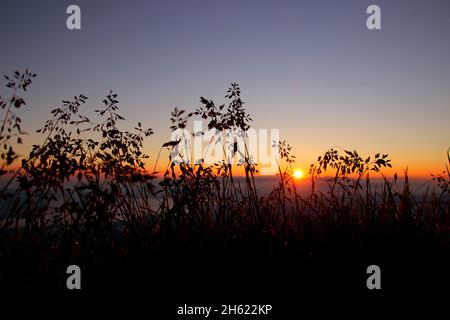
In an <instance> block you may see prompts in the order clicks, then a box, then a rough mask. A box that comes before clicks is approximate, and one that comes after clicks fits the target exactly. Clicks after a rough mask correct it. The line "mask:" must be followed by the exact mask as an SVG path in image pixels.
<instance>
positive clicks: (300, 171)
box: [293, 169, 304, 180]
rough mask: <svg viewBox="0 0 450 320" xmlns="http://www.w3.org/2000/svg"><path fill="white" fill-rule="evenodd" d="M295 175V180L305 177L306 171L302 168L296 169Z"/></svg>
mask: <svg viewBox="0 0 450 320" xmlns="http://www.w3.org/2000/svg"><path fill="white" fill-rule="evenodd" d="M293 175H294V178H295V180H299V179H301V178H303V176H304V173H303V171H302V170H300V169H295V170H294V174H293Z"/></svg>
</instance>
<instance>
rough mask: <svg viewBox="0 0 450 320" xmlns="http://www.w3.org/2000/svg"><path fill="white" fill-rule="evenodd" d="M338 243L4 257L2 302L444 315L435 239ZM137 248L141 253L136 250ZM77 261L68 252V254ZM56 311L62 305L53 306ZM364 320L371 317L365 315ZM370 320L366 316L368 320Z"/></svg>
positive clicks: (444, 289) (132, 311)
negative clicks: (371, 280)
mask: <svg viewBox="0 0 450 320" xmlns="http://www.w3.org/2000/svg"><path fill="white" fill-rule="evenodd" d="M361 245H362V244H360V243H358V242H352V240H351V239H344V238H342V237H340V236H339V237H338V236H335V237H333V236H330V237H329V238H327V239H326V240H324V241H323V242H322V243H317V244H315V247H316V250H314V252H312V251H311V252H305V251H304V250H303V249H302V248H301V247H300V244H298V243H295V241H294V242H292V243H284V244H280V243H277V244H275V243H273V242H270V241H262V240H261V241H254V240H251V239H238V240H228V241H226V242H220V241H218V240H217V239H216V240H214V241H213V240H211V241H209V242H208V241H195V242H192V243H186V244H183V245H180V246H176V247H175V246H174V247H170V248H162V247H161V248H158V249H157V250H155V249H148V248H147V249H146V248H145V246H141V245H140V244H138V243H137V244H136V245H135V246H134V248H135V250H136V251H135V252H132V251H129V252H128V253H127V254H126V255H116V254H115V253H112V252H103V255H101V254H100V252H94V251H92V255H90V256H84V257H83V258H82V259H81V258H80V260H79V261H74V260H72V261H71V262H69V260H70V259H67V260H66V259H64V258H61V259H55V262H54V263H51V262H49V261H48V263H47V264H46V265H44V264H42V261H43V259H42V258H41V257H38V256H34V257H33V254H32V253H31V252H28V253H26V254H24V252H15V254H16V256H15V257H14V256H12V255H13V254H14V253H13V252H9V253H7V255H9V257H8V260H5V256H3V257H2V261H1V263H2V264H3V266H2V277H1V291H2V295H3V298H2V301H11V300H12V301H13V302H16V303H17V302H19V305H22V306H25V305H27V306H34V307H30V308H31V309H28V308H24V309H22V308H20V307H19V308H18V309H15V310H18V312H19V314H20V313H21V312H29V311H30V310H33V311H32V312H39V313H41V312H42V313H43V314H49V315H50V314H52V313H55V312H56V310H57V309H56V307H61V306H62V307H63V308H65V310H66V311H67V310H69V311H70V312H75V311H76V312H81V313H84V312H87V313H93V312H98V313H99V314H100V315H106V314H111V313H112V314H113V315H116V316H118V315H122V314H123V315H124V316H125V318H126V319H128V318H130V319H134V318H138V317H139V318H141V316H139V314H140V312H143V313H142V314H143V315H145V316H144V318H148V319H204V316H203V315H201V316H199V315H197V316H180V315H177V310H178V308H179V307H183V306H185V304H186V305H187V306H193V307H195V306H210V307H211V308H212V310H215V309H216V310H219V311H218V312H215V313H214V314H213V315H210V316H209V317H208V318H214V319H249V318H250V315H232V316H230V315H222V314H221V311H222V309H223V305H232V306H233V305H254V304H255V305H271V306H272V310H271V311H270V312H269V314H268V315H258V316H255V315H253V316H252V318H257V319H301V318H302V316H304V315H305V314H306V312H308V313H309V312H312V313H313V314H315V315H321V314H323V313H328V312H331V313H333V314H335V315H337V314H341V313H343V314H347V313H348V312H350V313H352V312H356V310H357V309H356V308H357V307H361V306H364V308H365V310H366V311H367V312H369V313H373V312H375V311H381V310H384V308H387V307H388V306H389V307H390V308H391V307H394V308H397V310H402V308H405V309H404V310H405V311H406V310H409V311H410V312H411V311H413V310H415V309H416V308H424V309H428V310H429V311H430V312H435V311H437V310H442V309H444V310H445V308H446V307H445V305H446V303H445V301H446V300H447V303H448V301H449V300H448V298H449V293H448V292H449V284H450V282H449V270H450V268H449V267H450V264H449V260H448V250H447V249H445V246H444V247H438V246H436V244H435V243H433V242H432V241H426V240H424V239H421V241H415V240H414V239H406V238H402V237H400V236H395V235H391V236H384V235H383V236H374V237H373V238H372V239H371V240H370V239H369V240H367V239H366V241H365V242H364V247H361ZM130 248H133V246H131V247H130ZM69 255H70V254H68V256H69ZM69 263H73V264H78V265H79V266H80V267H81V270H82V289H81V290H72V291H70V290H68V289H67V288H66V283H65V281H66V278H67V277H68V275H66V273H65V271H66V270H65V268H66V264H69ZM372 264H376V265H378V266H379V267H380V268H381V288H382V289H381V290H369V289H367V286H366V280H367V278H368V276H369V275H368V274H367V273H366V268H367V267H368V266H369V265H372ZM52 304H53V305H54V306H52ZM360 315H363V314H360ZM361 318H365V317H363V316H362V317H361Z"/></svg>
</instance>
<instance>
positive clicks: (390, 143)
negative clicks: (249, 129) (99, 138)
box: [0, 0, 450, 175]
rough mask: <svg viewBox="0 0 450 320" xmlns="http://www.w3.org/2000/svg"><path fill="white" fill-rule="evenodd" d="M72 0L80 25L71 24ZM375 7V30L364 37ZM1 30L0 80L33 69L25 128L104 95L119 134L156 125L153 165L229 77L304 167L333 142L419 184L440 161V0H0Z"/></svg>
mask: <svg viewBox="0 0 450 320" xmlns="http://www.w3.org/2000/svg"><path fill="white" fill-rule="evenodd" d="M70 4H77V5H79V6H80V7H81V14H82V30H79V31H69V30H67V28H66V18H67V14H66V8H67V6H68V5H70ZM370 4H377V5H379V6H380V7H381V10H382V30H378V31H369V30H368V29H367V28H366V18H367V14H366V13H365V11H366V8H367V7H368V6H369V5H370ZM0 33H1V39H2V50H1V59H0V72H1V73H2V74H10V73H12V72H13V71H14V70H16V69H18V70H23V69H24V68H25V67H28V68H29V69H31V70H32V71H33V72H35V73H37V74H38V77H37V78H36V80H35V82H34V83H33V85H32V88H31V91H30V92H29V93H28V94H27V96H26V99H25V100H26V101H27V102H28V104H27V107H26V109H27V110H22V111H21V114H22V117H23V120H24V124H25V125H24V126H25V127H26V128H28V131H29V132H31V131H32V130H34V129H37V128H39V127H41V125H42V124H43V123H44V121H45V120H46V118H47V116H48V114H49V111H50V110H51V109H52V108H54V107H56V106H58V105H59V103H60V101H61V100H63V99H67V98H70V97H72V96H74V95H77V94H80V93H84V94H86V95H88V96H89V98H90V99H89V103H88V106H92V108H91V109H93V108H94V107H96V106H98V105H100V101H101V99H102V98H103V97H104V95H105V94H106V93H107V91H108V90H109V89H113V90H114V91H116V92H117V93H119V100H120V106H121V110H122V113H123V114H124V115H125V116H126V118H127V122H126V123H127V125H128V126H130V127H131V126H132V125H133V124H134V123H136V122H137V121H141V122H142V123H143V125H144V126H145V127H152V128H154V129H155V131H156V135H155V136H154V137H152V138H151V139H150V140H148V141H147V143H146V145H145V148H146V151H147V152H149V153H150V154H151V155H152V156H153V159H154V155H155V152H156V150H157V149H158V148H159V146H160V145H161V143H162V142H165V141H167V140H168V138H169V132H170V131H169V129H168V126H169V113H170V111H171V110H172V109H173V108H174V107H182V108H187V109H193V108H195V107H196V106H198V105H199V97H200V96H205V97H208V98H211V99H213V100H214V101H216V102H217V103H222V102H224V101H225V99H224V94H225V92H226V89H227V88H228V86H229V84H230V83H231V82H237V83H239V84H240V86H241V88H242V91H243V98H244V100H245V101H246V106H247V110H248V112H249V113H251V114H252V116H253V119H254V127H255V128H269V129H270V128H279V129H280V130H281V136H282V138H286V139H287V140H288V142H290V144H291V145H292V146H293V147H294V148H295V151H296V155H297V158H298V165H299V166H300V167H303V168H308V167H309V164H310V163H311V162H312V161H314V160H315V158H316V157H317V155H319V154H322V153H323V152H325V151H326V150H327V149H328V147H331V146H336V145H338V146H341V147H343V148H348V149H356V150H359V151H360V152H361V153H362V154H372V153H375V152H382V153H389V154H390V155H391V156H392V159H393V164H394V166H395V168H396V169H397V170H398V171H400V170H401V169H402V168H404V167H406V166H407V165H408V166H409V168H410V172H412V173H413V174H416V175H421V174H425V173H426V174H428V173H431V172H437V171H441V169H442V168H443V167H444V164H445V162H446V150H447V148H448V147H449V145H450V143H449V138H450V126H449V125H448V124H449V120H450V106H449V102H450V59H449V57H450V1H447V0H428V1H426V0H423V1H412V0H409V1H406V0H405V1H400V0H389V1H382V0H371V1H365V0H355V1H350V0H342V1H336V0H334V1H331V0H330V1H321V0H310V1H300V0H298V1H261V0H258V1H243V0H241V1H217V0H208V1H206V0H202V1H200V0H182V1H170V0H168V1H112V0H110V1H92V0H90V1H73V0H72V1H62V0H58V1H56V0H55V1H9V0H7V1H5V0H2V1H1V2H0ZM0 92H1V95H2V96H4V95H6V91H5V90H4V89H3V88H2V89H1V91H0ZM25 141H26V143H27V145H29V144H31V143H36V142H38V141H39V140H38V138H37V137H36V136H34V135H32V136H28V137H26V138H25Z"/></svg>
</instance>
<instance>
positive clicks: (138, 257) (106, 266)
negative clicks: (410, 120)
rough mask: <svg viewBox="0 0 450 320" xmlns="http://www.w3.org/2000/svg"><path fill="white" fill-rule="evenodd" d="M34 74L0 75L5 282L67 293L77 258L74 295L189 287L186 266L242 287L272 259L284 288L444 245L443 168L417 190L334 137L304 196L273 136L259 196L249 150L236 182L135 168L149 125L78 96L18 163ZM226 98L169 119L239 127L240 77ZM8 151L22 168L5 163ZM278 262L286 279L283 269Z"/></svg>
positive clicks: (433, 252) (226, 171)
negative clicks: (272, 160) (320, 270)
mask: <svg viewBox="0 0 450 320" xmlns="http://www.w3.org/2000/svg"><path fill="white" fill-rule="evenodd" d="M34 77H35V75H34V74H32V73H30V72H29V71H28V70H27V71H25V72H24V73H19V72H16V73H14V75H13V76H11V77H5V78H6V80H7V88H9V89H10V90H12V94H11V97H10V98H9V99H7V100H3V99H2V100H1V102H0V106H1V108H2V109H3V111H4V113H5V115H4V119H3V122H2V127H1V131H0V144H1V150H2V151H1V159H2V168H1V175H2V178H3V179H2V181H3V185H2V189H1V190H2V191H1V193H0V196H1V200H2V201H1V211H0V212H1V217H2V219H1V220H0V228H1V231H0V253H1V255H0V261H1V264H0V265H1V267H0V268H1V270H0V287H2V290H4V291H5V292H8V293H24V292H44V293H58V292H59V293H60V292H66V288H65V285H64V283H65V277H66V275H65V268H66V267H67V266H68V265H70V264H78V265H80V266H81V267H82V270H84V271H83V272H84V273H83V276H84V277H85V278H83V279H84V280H83V281H84V284H85V286H84V291H87V292H91V293H92V294H94V295H95V294H96V293H98V292H107V291H108V290H110V289H111V288H112V287H115V286H118V287H120V288H128V287H129V286H131V284H136V283H137V282H139V281H141V282H143V283H147V284H151V285H154V286H158V285H159V287H160V289H161V288H163V287H168V286H169V287H170V285H173V284H174V283H176V282H177V281H178V283H180V282H183V281H184V282H185V283H186V285H190V286H195V284H194V283H193V282H191V280H190V279H189V277H190V276H193V275H197V276H200V275H201V276H202V277H206V278H207V279H209V280H207V281H212V282H214V283H215V284H217V285H218V284H219V283H220V285H221V286H226V282H227V279H228V280H229V279H230V277H231V275H230V274H234V275H235V276H238V277H240V279H243V278H246V279H251V278H252V275H257V276H255V277H254V279H253V284H254V285H255V286H256V287H259V286H260V285H258V281H263V280H262V278H261V275H262V274H264V273H265V272H270V271H268V270H269V269H270V268H272V266H274V265H278V264H282V265H283V267H280V268H281V269H277V268H276V267H275V268H273V269H272V270H277V271H273V272H274V273H275V274H277V275H276V276H275V277H276V278H277V279H280V278H279V277H281V279H284V280H283V281H284V282H283V281H282V282H281V283H280V284H279V285H280V286H281V285H286V284H287V283H289V282H290V280H292V279H293V278H292V274H295V273H296V271H295V270H294V269H295V268H297V267H298V268H300V269H299V270H302V272H307V271H312V269H313V268H314V267H312V266H317V265H319V266H321V265H326V263H329V262H332V261H336V259H338V260H339V259H342V260H343V261H347V262H346V263H344V265H345V268H347V267H348V268H350V269H351V268H352V267H351V264H352V263H353V262H355V263H357V265H358V266H360V265H361V266H362V265H367V263H368V264H370V263H369V262H371V263H375V262H376V261H380V263H381V264H383V263H386V264H389V263H390V261H391V260H392V261H396V262H399V261H412V262H413V263H414V262H417V261H422V260H423V259H425V260H426V261H430V263H431V261H444V260H445V258H446V257H447V255H448V248H449V247H448V246H449V242H448V239H449V238H448V232H449V227H450V225H449V221H450V220H449V218H450V216H449V181H450V173H449V169H448V166H446V171H445V172H443V174H441V175H438V176H434V177H433V179H434V180H435V181H436V182H437V185H431V184H430V186H429V187H428V188H427V191H426V193H425V194H424V195H423V196H422V197H421V198H420V199H417V198H416V197H415V196H414V195H413V193H412V192H411V189H410V185H409V180H408V174H407V171H405V174H404V179H402V181H400V179H398V178H397V176H394V177H392V178H390V177H387V176H385V175H384V174H383V173H382V169H383V168H384V167H390V166H391V162H390V160H389V158H388V155H382V154H375V155H374V156H372V157H362V156H360V155H359V154H358V152H356V151H348V150H343V149H340V148H336V147H335V148H332V149H330V150H328V151H327V152H326V153H325V154H324V155H322V156H320V157H319V158H318V160H317V162H316V163H314V164H312V165H311V167H310V179H311V190H310V191H309V192H308V193H307V194H301V193H300V192H298V190H297V185H296V183H295V181H294V180H293V178H292V168H293V163H294V162H295V157H294V156H293V155H292V150H291V147H290V146H289V144H287V143H286V142H284V141H280V142H277V143H278V147H279V150H280V160H281V161H280V163H279V164H278V169H279V174H278V178H279V182H278V184H277V185H276V186H275V187H274V188H273V190H272V191H271V192H270V193H269V194H265V195H262V194H260V193H259V192H258V188H257V182H255V174H256V173H257V171H258V170H257V165H256V164H254V163H252V161H251V159H250V158H249V155H248V153H246V154H245V155H244V161H243V162H242V163H241V164H240V165H241V166H242V167H243V172H244V178H242V179H238V178H237V177H236V176H235V174H234V172H233V170H234V168H233V166H232V165H230V164H227V163H226V162H225V161H223V162H218V163H216V164H214V165H206V164H205V163H203V162H200V163H194V162H191V163H181V164H175V163H174V162H172V161H171V159H169V161H168V164H167V167H166V170H165V171H164V172H161V173H159V174H160V176H159V177H158V173H157V172H155V169H154V170H152V171H149V170H148V169H146V168H145V167H144V161H145V159H147V158H148V156H147V155H145V154H144V153H143V151H142V146H143V141H144V139H145V138H146V137H149V136H151V135H152V134H153V131H152V129H144V128H142V126H141V124H140V123H138V124H137V125H136V127H135V128H134V131H123V130H121V129H120V124H121V121H122V120H124V118H123V117H122V116H121V115H120V114H119V110H118V103H119V101H118V98H117V94H115V93H113V92H110V93H109V94H108V95H107V96H106V98H105V99H104V100H103V106H102V107H101V108H100V109H98V110H95V112H96V115H97V119H95V120H93V119H90V118H88V117H87V116H85V115H83V114H82V112H81V111H80V110H81V108H80V107H81V106H82V105H83V104H85V102H86V101H87V99H88V98H87V97H86V96H85V95H79V96H76V97H74V98H73V99H72V100H70V101H63V103H62V106H61V107H60V108H56V109H54V110H53V111H52V112H51V117H50V119H49V120H47V121H46V123H45V124H44V126H43V127H42V128H41V129H39V130H37V132H38V133H39V134H41V135H42V141H43V142H42V143H41V144H39V145H34V146H33V147H32V150H31V151H30V152H29V154H28V156H26V157H24V158H23V159H19V158H18V155H17V154H16V153H15V151H14V147H15V144H20V143H22V136H23V135H24V134H25V133H24V132H23V131H22V129H21V120H20V118H19V117H18V116H17V115H16V113H15V110H16V109H18V108H20V107H22V106H23V105H24V104H25V101H24V100H23V99H22V98H20V97H19V94H20V93H22V92H23V91H26V90H27V88H28V87H29V85H31V82H32V79H33V78H34ZM226 98H227V99H228V103H227V104H225V105H221V106H216V105H215V104H214V102H213V101H211V100H207V99H205V98H203V97H202V98H201V107H199V108H198V109H197V110H195V111H193V112H191V113H186V112H185V111H184V110H178V109H175V110H174V111H173V112H172V114H171V122H172V126H171V129H172V130H176V129H180V128H181V129H183V128H185V127H186V126H187V124H188V122H189V121H190V120H191V119H193V118H196V117H198V118H201V119H203V121H206V122H207V123H208V129H217V130H218V131H222V130H227V129H235V128H237V129H240V130H243V131H244V132H245V131H247V130H248V129H249V128H250V123H251V121H252V120H251V118H250V116H249V115H248V114H247V113H246V110H245V108H244V103H243V101H242V100H241V92H240V89H239V86H238V85H237V84H232V85H231V88H230V89H229V90H228V92H227V95H226ZM178 143H180V141H169V142H167V143H165V144H163V145H162V146H161V149H163V148H167V149H169V150H173V148H175V147H176V145H177V144H178ZM223 147H224V148H225V147H226V146H225V145H224V146H223ZM160 153H161V152H160ZM159 157H160V156H159V155H158V159H159ZM18 160H20V167H19V168H14V167H13V166H12V164H13V163H14V161H18ZM158 161H162V160H160V159H159V160H158ZM449 162H450V158H449ZM155 168H156V165H155ZM374 176H377V177H379V178H381V179H382V181H383V184H382V185H381V186H380V185H376V184H375V183H374V182H373V177H374ZM321 179H322V180H321ZM319 181H325V182H326V184H327V186H328V187H327V189H326V190H323V189H321V188H318V187H317V184H318V182H319ZM400 184H402V185H401V186H400V188H399V185H400ZM405 259H406V260H405ZM374 260H375V262H373V261H374ZM192 263H194V264H192ZM194 265H195V267H194ZM236 265H239V267H236ZM30 266H31V267H30ZM205 266H210V267H211V268H209V267H205ZM213 266H216V267H217V268H218V269H215V267H213ZM218 266H219V267H218ZM269 266H270V267H269ZM294 266H295V267H294ZM350 269H349V270H350ZM182 270H185V271H182ZM186 270H188V271H186ZM214 270H215V271H214ZM218 270H221V271H218ZM351 270H353V269H351ZM163 271H165V272H166V273H164V272H163ZM341 271H342V272H344V274H345V272H346V271H345V270H344V267H342V270H341ZM284 272H286V273H289V272H290V273H289V274H290V276H286V278H284V276H283V275H282V273H284ZM348 272H350V271H348ZM149 273H150V274H149ZM118 274H120V275H121V276H120V277H119V276H118ZM163 274H164V276H162V275H163ZM236 274H237V275H236ZM146 275H147V276H146ZM266 275H267V274H266ZM358 275H359V274H358ZM121 277H122V278H121ZM160 277H162V278H163V280H161V279H159V278H160ZM169 278H170V279H169ZM111 279H115V280H114V281H111ZM137 279H139V281H138V280H137ZM264 279H266V280H264V281H269V282H270V280H267V278H264ZM302 279H303V278H302ZM248 281H251V280H248ZM264 281H263V282H264ZM277 281H278V280H277ZM324 281H325V280H324ZM326 281H328V280H326ZM111 283H113V284H111ZM304 283H305V282H303V284H304ZM272 284H273V285H275V286H276V285H277V284H276V283H272ZM161 290H163V289H161ZM167 290H169V289H167ZM180 290H181V289H180ZM244 291H245V290H244ZM158 294H161V295H164V293H163V292H161V291H158Z"/></svg>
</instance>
